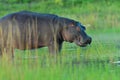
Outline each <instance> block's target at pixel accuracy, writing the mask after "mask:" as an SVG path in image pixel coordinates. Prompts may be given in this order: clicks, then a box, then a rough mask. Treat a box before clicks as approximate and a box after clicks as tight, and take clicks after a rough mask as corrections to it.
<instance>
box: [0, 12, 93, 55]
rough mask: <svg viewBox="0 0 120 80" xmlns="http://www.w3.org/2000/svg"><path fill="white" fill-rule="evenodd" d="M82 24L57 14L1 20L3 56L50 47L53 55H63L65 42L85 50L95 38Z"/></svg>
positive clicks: (13, 15) (31, 14) (17, 15)
mask: <svg viewBox="0 0 120 80" xmlns="http://www.w3.org/2000/svg"><path fill="white" fill-rule="evenodd" d="M85 30H86V28H85V26H84V25H82V24H81V23H80V22H78V21H75V20H73V19H68V18H65V17H60V16H58V15H54V14H45V13H37V12H31V11H20V12H15V13H11V14H8V15H6V16H4V17H2V18H1V19H0V54H1V55H2V54H3V53H4V52H5V51H6V53H8V54H12V56H13V55H14V54H13V53H14V49H20V50H26V49H30V50H31V49H36V48H41V47H48V50H49V53H52V54H54V53H55V54H56V53H59V52H60V51H61V48H62V44H63V42H64V41H66V42H70V43H72V42H73V43H75V44H76V45H78V46H80V47H85V46H87V45H88V44H90V43H91V42H92V38H91V37H90V36H88V35H87V34H86V32H85Z"/></svg>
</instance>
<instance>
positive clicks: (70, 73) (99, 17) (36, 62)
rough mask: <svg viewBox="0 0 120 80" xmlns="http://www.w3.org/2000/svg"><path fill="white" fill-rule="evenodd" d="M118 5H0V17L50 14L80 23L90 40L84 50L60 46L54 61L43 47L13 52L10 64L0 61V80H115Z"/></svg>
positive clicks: (118, 56) (119, 55)
mask: <svg viewBox="0 0 120 80" xmlns="http://www.w3.org/2000/svg"><path fill="white" fill-rule="evenodd" d="M118 2H119V1H118ZM118 2H117V1H114V2H113V3H104V2H99V3H84V4H82V5H79V6H72V7H70V6H61V5H51V3H50V2H44V1H43V2H40V3H39V2H38V3H31V4H27V3H24V4H15V3H14V4H6V3H3V4H1V3H0V6H1V7H0V10H1V11H0V16H1V17H2V16H4V15H6V14H8V13H12V12H16V11H20V10H30V11H36V12H42V13H54V14H57V15H60V16H64V17H68V18H72V19H75V20H78V21H80V22H82V23H83V24H85V25H86V27H87V30H86V32H87V33H88V34H89V35H90V36H91V37H92V39H93V41H92V44H91V45H90V46H87V47H86V48H80V47H78V46H76V45H75V44H73V43H67V42H64V44H63V48H62V52H61V54H59V55H58V56H57V57H56V56H55V57H54V56H52V57H51V56H49V54H48V49H47V48H46V47H45V48H41V49H35V50H25V51H23V50H18V49H15V51H14V53H15V57H14V61H8V60H6V58H2V59H0V80H119V75H120V73H119V72H120V67H119V64H114V63H113V62H114V61H117V60H120V50H119V49H120V44H119V42H120V38H119V35H118V34H120V28H119V26H120V23H119V20H120V16H119V11H120V9H119V3H118ZM48 3H49V5H48ZM0 31H1V29H0ZM18 32H19V31H18ZM27 46H28V45H27Z"/></svg>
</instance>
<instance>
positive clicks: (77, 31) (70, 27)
mask: <svg viewBox="0 0 120 80" xmlns="http://www.w3.org/2000/svg"><path fill="white" fill-rule="evenodd" d="M85 30H86V28H85V26H83V25H82V24H81V23H79V22H76V21H68V22H67V24H66V27H64V29H63V32H62V36H63V39H64V40H65V41H67V42H74V43H75V44H77V45H78V46H81V47H85V46H87V45H88V44H90V43H91V41H92V38H91V37H89V36H88V35H87V34H86V33H85Z"/></svg>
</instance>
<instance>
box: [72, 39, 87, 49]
mask: <svg viewBox="0 0 120 80" xmlns="http://www.w3.org/2000/svg"><path fill="white" fill-rule="evenodd" d="M74 42H75V44H77V45H78V46H80V47H86V46H87V45H88V44H87V43H82V42H80V41H77V40H75V41H74Z"/></svg>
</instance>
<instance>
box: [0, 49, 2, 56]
mask: <svg viewBox="0 0 120 80" xmlns="http://www.w3.org/2000/svg"><path fill="white" fill-rule="evenodd" d="M0 56H2V49H1V48H0Z"/></svg>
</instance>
